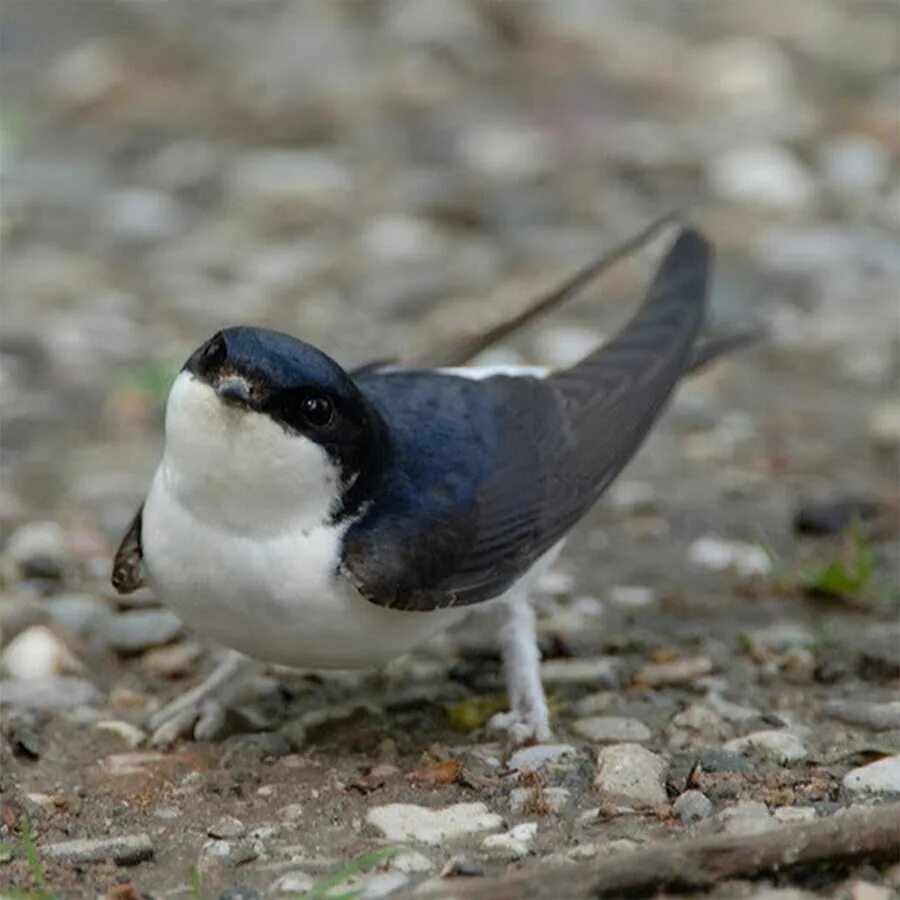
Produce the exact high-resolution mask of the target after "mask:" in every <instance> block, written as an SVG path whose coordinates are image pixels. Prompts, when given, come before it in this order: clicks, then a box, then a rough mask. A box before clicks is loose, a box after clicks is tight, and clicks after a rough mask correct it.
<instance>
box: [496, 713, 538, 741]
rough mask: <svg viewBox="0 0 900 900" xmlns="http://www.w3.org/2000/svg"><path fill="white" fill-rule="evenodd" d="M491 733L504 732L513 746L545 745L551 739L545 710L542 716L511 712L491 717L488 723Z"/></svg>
mask: <svg viewBox="0 0 900 900" xmlns="http://www.w3.org/2000/svg"><path fill="white" fill-rule="evenodd" d="M488 728H489V729H490V730H491V731H500V732H505V733H506V735H507V737H508V738H509V742H510V743H511V744H513V745H514V746H520V745H522V744H532V743H536V744H545V743H546V742H547V741H549V740H550V738H551V737H553V732H552V731H551V730H550V723H549V721H548V720H547V714H546V710H544V712H543V714H540V713H539V712H538V713H537V714H531V713H527V712H521V711H517V710H512V711H510V712H505V713H497V714H496V715H494V716H491V718H490V721H489V722H488Z"/></svg>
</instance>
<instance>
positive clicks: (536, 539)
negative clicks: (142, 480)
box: [112, 226, 741, 743]
mask: <svg viewBox="0 0 900 900" xmlns="http://www.w3.org/2000/svg"><path fill="white" fill-rule="evenodd" d="M711 261H712V246H711V243H710V241H709V240H708V239H707V237H706V236H705V235H704V234H703V233H702V232H701V231H699V230H698V229H696V228H694V227H690V226H683V227H682V228H681V230H680V232H679V234H678V236H677V238H676V239H675V240H674V242H673V244H672V246H671V247H670V249H669V250H668V252H667V254H666V255H665V258H664V259H663V261H662V262H661V264H660V266H659V268H658V270H657V272H656V275H655V277H654V278H653V280H652V283H651V284H650V287H649V289H648V290H647V292H646V295H645V297H644V299H643V301H642V303H641V304H640V306H639V308H638V309H637V311H636V312H635V313H634V315H633V317H632V318H631V319H630V321H629V322H628V323H627V324H626V325H625V326H624V327H623V328H622V329H621V331H619V333H618V334H617V335H615V336H614V337H613V338H612V339H611V340H609V341H608V342H606V343H604V344H603V345H602V346H601V347H600V348H599V349H597V350H595V351H594V352H592V353H589V354H588V355H586V356H585V357H584V358H583V359H581V360H580V361H579V362H577V363H575V364H574V365H571V366H569V367H566V368H562V369H557V370H552V371H551V370H548V369H543V368H538V367H512V368H509V367H506V368H504V367H500V368H497V367H494V368H490V367H487V368H478V367H472V366H469V367H466V366H461V367H453V366H450V367H438V368H427V367H418V366H415V367H412V368H410V367H403V366H396V365H393V364H390V363H385V364H374V365H370V366H366V367H363V368H362V369H359V370H356V371H352V370H350V371H348V370H346V369H344V368H342V367H341V366H340V365H339V364H338V363H337V362H336V361H335V360H333V359H332V358H331V357H330V356H328V355H326V354H325V353H324V352H322V351H321V350H319V349H317V348H316V347H314V346H312V345H311V344H308V343H305V342H303V341H301V340H299V339H297V338H294V337H291V336H289V335H287V334H283V333H281V332H276V331H271V330H268V329H263V328H257V327H250V326H238V327H229V328H225V329H223V330H221V331H218V332H217V333H216V334H214V335H213V336H212V337H211V338H210V339H209V340H207V341H206V342H205V343H204V344H203V345H202V346H200V347H199V348H198V349H197V350H196V351H195V352H194V353H193V354H192V355H191V356H190V358H189V359H188V360H187V362H186V363H185V364H184V367H183V368H182V369H181V371H180V372H179V374H178V375H177V377H176V379H175V381H174V383H173V385H172V388H171V391H170V393H169V396H168V400H167V403H166V411H165V442H164V449H163V453H162V459H161V462H160V463H159V466H158V468H157V470H156V473H155V475H154V476H153V479H152V483H151V485H150V488H149V491H148V493H147V495H146V499H145V500H144V502H143V504H142V505H141V507H140V509H139V510H138V512H137V514H136V516H135V517H134V519H133V521H132V523H131V526H130V527H129V528H128V530H127V532H126V534H125V537H124V538H123V540H122V543H121V546H120V547H119V550H118V552H117V553H116V555H115V558H114V561H113V572H112V583H113V585H114V587H115V588H116V589H117V590H118V591H119V592H121V593H128V592H131V591H133V590H135V589H136V588H138V587H141V586H143V585H149V587H150V588H152V590H153V591H154V592H155V593H156V594H157V595H158V597H159V598H160V599H161V600H162V602H163V603H164V604H166V605H167V606H168V607H169V608H171V609H172V610H174V612H175V613H176V614H177V615H178V616H179V617H180V618H181V619H182V620H183V621H184V622H185V623H186V624H187V625H188V626H189V627H191V628H192V629H194V630H195V631H196V632H198V633H199V634H201V635H204V636H205V637H207V638H210V639H212V640H214V641H216V642H218V643H220V644H221V645H224V646H225V647H226V648H229V649H230V651H231V653H230V654H229V655H228V656H227V657H226V658H225V659H224V661H223V662H222V663H221V664H220V665H219V667H218V668H217V669H216V670H215V671H213V673H212V674H211V675H210V676H209V678H207V680H206V681H204V682H203V683H201V684H200V685H199V686H197V687H195V688H194V689H193V690H191V691H189V692H188V693H187V694H185V695H184V696H182V697H180V698H178V699H176V700H175V701H173V702H172V703H171V704H169V706H167V707H164V708H163V709H162V710H160V711H159V712H158V713H156V714H155V715H154V717H153V718H152V719H151V722H150V725H151V727H152V728H153V729H154V735H153V739H154V742H155V743H166V742H171V741H173V740H175V739H176V738H177V737H180V736H184V735H188V734H190V733H193V735H194V736H195V737H197V738H203V737H205V736H210V735H212V734H213V732H214V731H215V730H216V728H217V727H219V726H220V725H221V721H222V719H223V715H224V713H223V710H224V708H225V705H226V703H227V701H228V699H229V697H231V696H232V695H233V693H234V691H235V689H236V686H237V685H238V684H239V683H240V681H241V679H242V678H244V676H245V675H246V673H247V671H248V667H249V666H250V665H252V662H251V661H252V660H261V661H264V662H266V663H271V664H280V665H284V666H290V667H295V668H304V669H335V668H338V669H348V668H365V667H369V666H377V665H380V664H383V663H385V662H387V661H388V660H390V659H392V658H394V657H396V656H398V655H401V654H403V653H406V652H408V651H409V650H410V649H412V648H413V647H415V646H416V645H417V644H420V643H422V642H423V641H425V640H427V639H428V638H430V637H432V636H434V635H435V634H437V633H440V632H443V631H445V630H446V629H447V628H449V627H450V626H452V625H453V624H455V623H456V622H457V621H458V620H459V619H460V618H462V617H463V616H464V615H466V614H467V613H468V612H469V611H471V610H472V609H473V608H474V607H478V608H480V609H484V610H487V611H490V612H491V614H492V616H493V621H494V622H495V627H496V636H497V642H498V644H499V650H500V655H501V658H502V662H503V668H504V673H505V679H506V686H507V693H508V698H509V712H508V713H504V714H501V715H500V716H498V717H496V719H497V722H496V723H495V724H497V725H499V726H501V727H503V728H505V729H506V730H507V732H508V733H509V735H510V737H511V739H512V740H513V741H514V742H516V743H523V742H529V741H547V740H549V739H550V737H551V733H552V732H551V726H550V718H549V713H548V706H547V701H546V697H545V694H544V690H543V687H542V684H541V675H540V653H539V648H538V643H537V637H536V623H535V614H534V610H533V607H532V604H531V600H530V597H531V594H532V593H533V587H534V584H535V581H536V580H537V579H538V578H539V576H540V574H541V573H542V572H544V571H545V570H546V569H547V567H548V566H549V565H552V563H553V561H554V560H555V558H556V556H557V554H558V553H559V552H560V549H561V547H562V543H563V541H564V540H565V537H566V535H567V533H568V532H569V531H570V530H571V529H572V528H573V526H575V524H576V523H577V522H578V521H579V520H580V519H581V518H582V517H583V516H584V515H585V514H586V513H587V512H588V511H589V510H590V509H591V508H592V507H593V506H594V504H595V503H596V501H597V500H598V499H599V498H600V496H601V494H603V492H604V490H605V489H606V488H607V487H608V486H609V485H610V484H611V483H612V481H613V479H614V478H615V477H616V476H617V475H618V474H619V472H620V471H621V470H622V469H623V467H624V466H625V465H626V464H627V463H628V461H629V460H630V459H631V458H632V456H633V455H634V454H635V452H636V451H637V449H638V448H639V447H640V446H641V444H642V442H643V441H644V439H645V437H646V436H647V434H648V432H649V430H650V428H651V426H652V425H653V423H654V422H655V421H656V419H657V418H658V417H659V415H660V413H661V412H662V411H663V409H664V407H665V406H666V403H667V401H668V400H669V398H670V396H671V395H672V392H673V390H674V389H675V387H676V386H677V384H678V382H679V381H680V380H681V378H682V377H683V376H685V375H686V374H688V373H689V372H691V371H693V370H694V369H696V368H697V367H699V366H702V365H705V364H706V363H707V362H709V361H710V360H711V359H713V358H715V357H716V356H718V355H720V354H721V353H722V352H725V351H726V350H729V349H731V348H732V346H734V345H735V344H736V343H740V342H741V341H740V339H739V340H738V341H734V340H729V339H725V340H723V341H718V342H717V341H715V340H708V341H704V340H703V339H701V332H702V330H703V328H704V323H705V320H706V306H707V293H708V283H709V278H710V268H711Z"/></svg>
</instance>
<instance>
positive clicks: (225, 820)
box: [206, 816, 247, 839]
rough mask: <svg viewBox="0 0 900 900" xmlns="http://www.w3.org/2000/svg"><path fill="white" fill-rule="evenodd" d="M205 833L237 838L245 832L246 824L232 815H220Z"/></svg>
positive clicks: (212, 835) (224, 837)
mask: <svg viewBox="0 0 900 900" xmlns="http://www.w3.org/2000/svg"><path fill="white" fill-rule="evenodd" d="M206 833H207V834H208V835H209V836H210V837H214V838H221V839H226V838H239V837H243V836H244V835H245V834H246V833H247V826H246V825H244V823H243V822H242V821H241V820H240V819H236V818H235V817H234V816H222V818H221V819H217V820H216V821H215V822H214V823H213V824H212V825H210V826H209V828H208V829H207V832H206Z"/></svg>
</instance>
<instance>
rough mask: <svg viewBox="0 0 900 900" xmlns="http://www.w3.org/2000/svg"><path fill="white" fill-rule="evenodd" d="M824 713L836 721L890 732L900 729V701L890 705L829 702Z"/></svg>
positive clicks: (824, 706) (856, 701)
mask: <svg viewBox="0 0 900 900" xmlns="http://www.w3.org/2000/svg"><path fill="white" fill-rule="evenodd" d="M822 711H823V712H824V713H825V714H826V715H828V716H831V717H832V718H834V719H839V720H840V721H841V722H847V723H848V724H850V725H858V726H861V727H863V728H869V729H871V730H872V731H888V730H890V729H892V728H900V700H892V701H890V702H888V703H866V702H865V701H863V700H829V701H828V702H827V703H825V704H824V705H823V706H822Z"/></svg>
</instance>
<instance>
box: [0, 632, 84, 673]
mask: <svg viewBox="0 0 900 900" xmlns="http://www.w3.org/2000/svg"><path fill="white" fill-rule="evenodd" d="M0 659H2V663H3V668H4V669H5V670H6V672H7V674H8V675H11V676H12V677H13V678H18V679H22V680H27V681H35V680H38V679H42V678H50V677H52V676H54V675H64V674H66V673H71V672H77V671H79V670H80V669H81V666H80V665H79V663H78V661H77V660H76V659H75V657H74V655H73V654H72V652H71V651H70V650H69V648H68V647H67V646H66V645H65V643H64V642H63V641H62V640H61V639H60V638H58V637H57V636H56V635H55V634H54V633H53V632H52V631H51V630H50V629H49V628H47V626H46V625H33V626H32V627H31V628H26V629H25V630H24V631H22V632H20V633H19V634H17V635H16V636H15V637H14V638H13V639H12V640H11V641H10V642H9V643H8V644H7V645H6V647H5V648H4V650H3V655H2V657H0Z"/></svg>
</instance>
